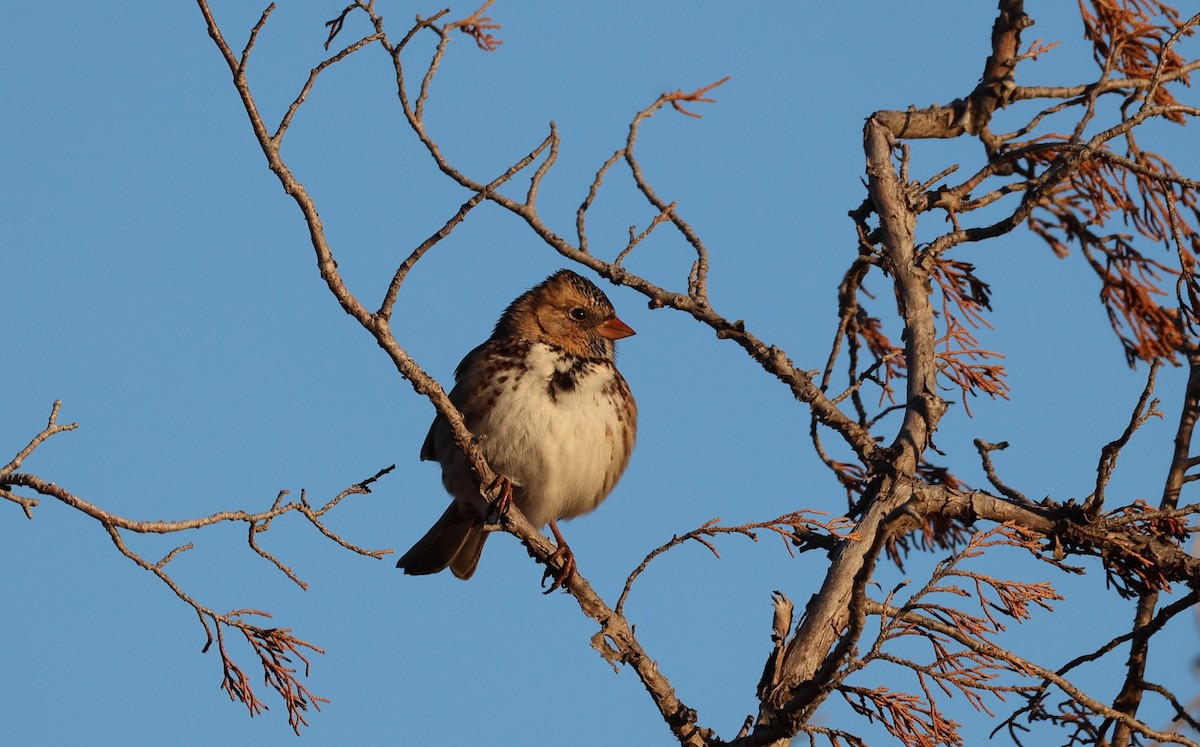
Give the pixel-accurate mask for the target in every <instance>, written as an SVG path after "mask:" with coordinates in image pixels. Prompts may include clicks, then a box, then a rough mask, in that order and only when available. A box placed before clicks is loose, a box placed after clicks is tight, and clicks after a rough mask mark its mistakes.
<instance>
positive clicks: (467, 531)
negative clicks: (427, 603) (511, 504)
mask: <svg viewBox="0 0 1200 747" xmlns="http://www.w3.org/2000/svg"><path fill="white" fill-rule="evenodd" d="M487 536H488V533H487V532H485V531H483V525H482V524H481V523H480V520H479V517H478V516H476V515H474V514H472V513H470V512H468V511H465V510H463V509H462V508H461V507H460V506H459V505H458V502H457V501H452V502H451V503H450V507H449V508H447V509H446V512H445V513H444V514H442V518H440V519H438V520H437V523H436V524H434V525H433V527H432V528H431V529H430V530H429V531H428V532H426V533H425V536H424V537H422V538H421V539H420V540H418V541H417V544H415V545H413V546H412V548H411V549H410V550H409V551H408V552H406V553H404V556H403V557H402V558H400V560H399V561H398V562H397V563H396V567H397V568H403V569H404V572H405V573H407V574H409V575H411V576H424V575H427V574H430V573H437V572H439V571H442V570H445V569H446V568H447V567H449V568H450V572H451V573H453V574H454V575H455V576H457V577H459V578H461V579H463V580H464V581H465V580H467V579H468V578H470V577H471V575H472V574H474V573H475V567H476V566H477V565H479V554H480V553H481V552H483V543H484V541H485V540H487Z"/></svg>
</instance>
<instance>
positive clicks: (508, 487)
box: [487, 475, 513, 524]
mask: <svg viewBox="0 0 1200 747" xmlns="http://www.w3.org/2000/svg"><path fill="white" fill-rule="evenodd" d="M497 488H499V489H500V494H499V495H497V496H496V500H494V501H492V504H491V505H490V506H489V507H488V513H487V521H488V523H489V524H491V523H495V522H497V521H499V520H500V517H501V516H503V515H504V514H506V513H507V512H508V509H509V508H511V507H512V504H513V487H512V480H509V479H508V478H507V477H505V476H504V475H496V479H495V480H492V484H491V485H488V489H487V492H488V494H489V495H490V494H491V493H492V492H493V491H495V490H496V489H497Z"/></svg>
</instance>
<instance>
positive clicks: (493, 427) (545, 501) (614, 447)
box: [476, 343, 627, 526]
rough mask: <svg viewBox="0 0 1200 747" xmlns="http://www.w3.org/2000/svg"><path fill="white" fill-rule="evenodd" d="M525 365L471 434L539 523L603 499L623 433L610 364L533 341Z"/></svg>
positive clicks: (619, 462) (617, 464) (620, 460)
mask: <svg viewBox="0 0 1200 747" xmlns="http://www.w3.org/2000/svg"><path fill="white" fill-rule="evenodd" d="M524 365H525V370H524V371H523V372H521V373H520V374H518V375H515V376H511V377H509V378H508V379H507V381H505V382H504V383H503V384H501V385H500V386H501V387H502V390H501V391H500V392H499V393H498V396H497V397H496V399H495V403H494V405H493V407H492V408H491V411H490V412H489V413H488V414H487V416H486V417H485V418H484V419H483V422H482V423H481V424H480V426H479V427H478V429H477V432H476V434H477V435H478V436H481V437H482V444H481V445H482V447H483V451H484V453H485V454H486V455H487V458H488V461H489V462H490V463H491V464H492V466H493V467H495V468H496V469H497V470H499V471H500V472H501V473H503V474H505V475H507V476H508V477H509V478H511V479H512V480H513V482H514V483H515V484H517V485H519V486H520V488H521V490H520V491H519V495H518V497H517V505H518V507H519V508H520V509H521V511H522V513H524V514H525V515H526V517H527V518H528V519H529V520H530V521H531V522H532V523H533V524H534V525H535V526H542V525H543V524H545V523H546V522H548V521H549V520H551V519H561V518H571V517H574V516H578V515H580V514H583V513H587V512H588V511H591V510H593V509H595V508H596V506H598V505H599V504H600V502H601V501H602V500H604V498H605V497H606V496H607V495H608V492H609V491H610V490H611V489H612V486H613V484H614V483H615V482H616V478H617V476H619V472H620V471H621V470H622V469H623V467H624V464H625V457H626V450H627V445H626V443H625V438H626V436H625V433H626V431H625V424H624V422H623V419H622V412H621V407H622V405H621V403H620V401H619V400H618V399H617V392H618V391H620V388H619V387H617V386H614V379H615V377H616V376H618V375H619V374H617V373H616V370H615V369H614V368H613V366H612V365H611V364H605V363H601V362H597V361H587V360H581V359H579V358H576V357H574V356H569V355H565V354H563V353H562V352H561V351H559V350H556V349H554V348H551V347H549V346H548V345H544V344H541V343H535V344H533V345H532V346H531V347H530V349H529V352H528V354H527V356H526V357H525V359H524ZM556 375H558V377H559V379H560V380H561V377H562V376H564V375H572V377H571V378H572V382H573V386H570V387H563V386H557V387H556V386H555V383H554V382H555V381H556ZM614 472H615V473H617V474H613V473H614Z"/></svg>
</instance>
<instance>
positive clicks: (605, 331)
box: [596, 316, 637, 340]
mask: <svg viewBox="0 0 1200 747" xmlns="http://www.w3.org/2000/svg"><path fill="white" fill-rule="evenodd" d="M596 332H597V333H598V334H599V335H600V336H601V337H607V338H608V339H610V340H619V339H621V338H622V337H629V336H630V335H635V334H637V333H636V332H634V331H633V327H630V326H629V325H628V324H626V323H625V322H623V321H621V320H620V319H618V318H616V317H615V316H614V317H613V318H612V319H609V320H608V321H606V322H604V323H603V324H601V325H600V326H599V327H598V328H597V329H596Z"/></svg>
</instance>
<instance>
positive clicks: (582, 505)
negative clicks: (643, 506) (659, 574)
mask: <svg viewBox="0 0 1200 747" xmlns="http://www.w3.org/2000/svg"><path fill="white" fill-rule="evenodd" d="M633 333H634V332H633V330H632V329H630V328H629V326H628V325H626V324H625V323H624V322H622V321H621V320H620V319H618V318H617V316H616V312H615V311H614V310H613V307H612V304H611V303H610V302H609V300H608V297H607V296H605V295H604V293H603V292H602V291H601V290H600V289H599V288H597V287H596V286H595V285H593V284H592V283H591V282H590V281H588V280H586V279H584V278H583V277H581V276H579V275H577V274H575V273H574V272H571V271H570V270H560V271H559V272H557V273H555V274H554V275H551V276H550V277H549V278H547V279H546V280H545V281H544V282H542V283H540V284H539V285H537V286H535V287H533V288H531V289H530V290H529V291H527V292H526V293H524V294H522V295H521V296H520V297H518V298H517V299H516V300H515V301H513V302H512V303H511V304H509V306H508V308H507V309H506V310H505V311H504V314H503V315H501V317H500V320H499V321H498V322H497V323H496V327H495V330H494V331H493V332H492V336H491V337H490V338H488V340H487V341H486V342H484V343H483V344H482V345H480V346H479V347H477V348H475V349H474V350H472V351H471V352H470V353H468V354H467V356H466V357H465V358H463V360H462V362H461V363H460V364H459V365H458V369H457V370H456V371H455V372H454V379H455V386H454V388H453V389H452V390H451V391H450V400H451V401H452V402H454V404H455V406H456V407H458V409H459V410H460V411H461V412H462V413H463V416H464V417H465V418H466V422H467V428H468V429H470V431H471V433H473V434H474V435H475V436H476V437H477V438H478V439H479V443H480V447H481V448H482V449H483V453H484V456H486V457H487V460H488V463H489V464H491V466H492V468H493V469H495V470H496V471H497V472H498V473H500V475H502V476H503V477H504V478H507V479H508V480H509V481H510V482H511V485H512V498H513V502H514V503H515V504H516V506H517V507H518V508H519V509H521V513H523V514H524V515H525V516H526V518H528V519H529V521H530V522H531V523H533V524H534V525H535V526H538V527H541V526H543V525H545V524H547V523H549V524H550V526H551V529H552V530H553V531H554V534H555V537H556V538H558V539H559V546H560V551H561V552H563V553H564V554H565V556H566V558H565V561H564V562H565V564H566V566H565V568H566V569H565V570H564V571H563V573H562V574H561V575H560V576H559V577H558V579H557V580H556V585H558V584H559V583H561V582H564V581H567V580H568V579H569V576H570V574H572V573H573V565H574V563H573V560H572V559H571V556H570V550H569V548H567V547H566V544H565V543H564V542H562V535H561V534H560V532H559V530H558V525H557V521H558V520H559V519H570V518H573V517H576V516H579V515H581V514H585V513H588V512H590V511H592V510H594V509H595V508H596V507H597V506H599V505H600V503H601V502H602V501H603V500H604V499H605V498H606V497H608V494H609V493H610V492H611V491H612V489H613V487H614V486H615V485H616V484H617V480H619V479H620V478H621V475H622V474H623V473H624V472H625V467H626V466H627V465H628V464H629V456H630V454H631V453H632V452H633V445H634V441H635V438H636V434H637V405H636V403H635V402H634V400H633V395H632V394H631V393H630V391H629V386H628V384H626V382H625V379H624V377H622V376H621V374H620V372H619V371H617V368H616V353H615V346H614V344H613V341H614V340H618V339H620V338H622V337H628V336H630V335H632V334H633ZM421 459H422V460H433V461H437V462H440V463H441V465H442V484H443V485H445V487H446V490H447V491H448V492H449V493H450V495H451V496H452V497H453V500H452V501H451V503H450V506H449V507H448V508H447V509H446V511H445V513H443V514H442V517H441V518H440V519H438V521H437V523H436V524H434V526H433V528H431V529H430V530H429V531H428V532H427V533H426V534H425V536H424V537H422V538H421V539H420V540H418V541H417V543H416V544H415V545H413V547H412V549H410V550H409V551H408V552H406V553H405V554H404V556H403V557H401V558H400V561H399V562H398V563H397V564H396V565H397V566H398V567H400V568H403V569H404V572H405V573H409V574H414V575H422V574H428V573H437V572H439V571H441V570H443V569H445V568H447V567H448V568H450V570H451V572H453V573H454V575H455V576H457V577H458V578H461V579H467V578H470V577H471V575H472V574H473V573H474V572H475V568H476V566H477V565H478V564H479V555H480V552H482V550H483V543H484V541H485V540H486V539H487V533H486V532H484V531H483V523H484V518H485V513H486V511H487V504H486V502H485V501H484V499H483V497H482V496H480V494H479V488H478V486H477V485H476V484H475V482H474V480H473V479H472V477H471V472H470V469H469V468H468V466H467V463H466V459H465V458H464V457H463V456H462V454H461V453H460V452H459V451H458V449H457V448H456V447H455V446H454V441H453V439H452V438H451V435H450V428H449V426H448V425H447V423H446V421H445V419H444V418H442V417H441V416H438V417H437V418H435V419H434V421H433V424H432V425H431V426H430V427H429V434H428V435H427V436H426V437H425V443H424V445H423V446H422V447H421ZM551 588H553V587H551Z"/></svg>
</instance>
